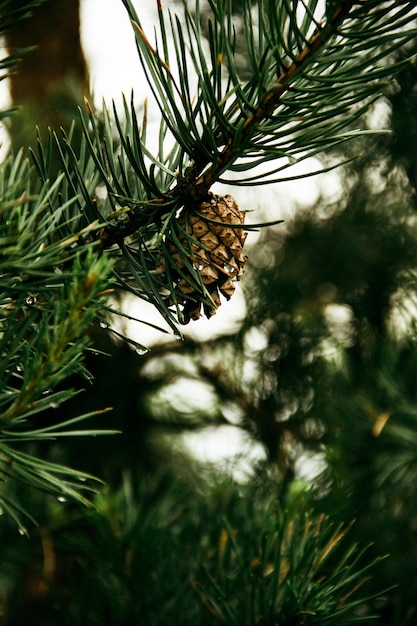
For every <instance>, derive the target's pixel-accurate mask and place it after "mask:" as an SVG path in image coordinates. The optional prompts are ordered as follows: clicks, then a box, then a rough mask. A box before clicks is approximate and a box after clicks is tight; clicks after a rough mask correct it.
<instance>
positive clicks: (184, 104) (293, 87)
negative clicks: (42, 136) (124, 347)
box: [38, 0, 417, 331]
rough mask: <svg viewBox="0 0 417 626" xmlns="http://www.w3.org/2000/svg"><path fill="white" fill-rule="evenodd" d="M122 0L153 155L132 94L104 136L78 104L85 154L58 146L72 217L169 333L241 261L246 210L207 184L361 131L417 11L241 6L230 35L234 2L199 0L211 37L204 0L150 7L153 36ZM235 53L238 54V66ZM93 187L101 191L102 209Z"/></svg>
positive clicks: (347, 1)
mask: <svg viewBox="0 0 417 626" xmlns="http://www.w3.org/2000/svg"><path fill="white" fill-rule="evenodd" d="M123 3H124V5H125V7H126V9H127V11H128V13H129V16H130V18H131V20H132V24H133V29H134V33H135V37H136V44H137V49H138V54H139V58H140V61H141V64H142V67H143V70H144V73H145V76H146V78H147V80H148V83H149V86H150V88H151V91H152V93H153V95H154V98H155V100H156V103H157V105H158V107H159V110H160V114H161V123H160V133H159V147H158V149H157V153H156V154H153V153H152V151H151V150H150V149H149V148H148V146H147V111H146V107H145V108H144V113H143V119H142V122H141V123H140V122H139V120H138V118H137V113H136V110H135V106H134V102H133V99H132V101H131V103H130V106H129V105H128V104H127V102H125V106H124V111H123V116H124V119H123V118H122V115H121V114H119V113H118V112H117V111H116V110H114V111H113V119H112V117H111V116H110V114H109V112H108V111H107V110H106V109H104V111H103V127H102V129H101V128H99V126H98V124H97V122H96V118H95V114H94V113H93V111H92V109H91V107H90V105H88V104H87V113H88V121H87V120H85V119H84V117H83V116H82V118H81V119H82V124H83V127H84V140H85V143H84V146H83V148H82V151H81V154H80V158H79V156H78V155H76V154H75V153H74V152H73V150H72V148H71V145H70V139H69V138H65V145H64V146H63V147H61V148H60V149H61V154H62V159H63V162H64V168H65V172H66V175H67V179H68V181H69V185H70V186H71V189H72V193H73V194H80V195H81V196H82V198H83V202H82V203H80V211H82V212H83V215H84V216H85V217H86V218H87V221H88V222H91V221H95V220H99V222H101V223H102V224H103V227H102V229H101V230H100V232H99V234H98V239H99V241H100V245H101V248H102V250H103V251H104V250H107V251H108V254H110V255H111V256H114V257H115V258H116V259H117V260H116V264H115V268H116V277H117V278H116V280H117V283H118V285H119V286H120V288H122V289H125V290H128V291H129V292H131V293H133V294H135V295H137V296H139V297H141V298H145V299H146V300H148V301H150V302H152V303H153V304H154V305H155V306H156V307H157V309H158V310H159V311H160V312H161V314H162V315H163V316H164V318H165V320H166V321H167V322H168V324H169V325H170V326H171V328H173V329H174V331H176V324H177V319H178V320H179V321H180V322H182V323H187V322H188V321H189V319H190V318H191V319H198V317H199V316H200V306H201V305H202V306H203V310H204V312H205V314H206V315H208V316H211V315H212V314H213V313H215V311H216V308H217V307H218V306H219V305H220V296H219V294H223V295H225V296H226V297H227V298H228V297H230V295H231V294H232V293H233V289H234V281H235V280H237V279H238V278H239V277H240V275H241V273H242V271H243V265H244V262H245V261H246V257H245V256H244V255H243V253H242V250H241V248H242V246H243V244H244V237H240V235H239V232H241V229H242V228H243V226H244V220H245V216H244V214H243V213H242V212H238V209H237V211H236V210H235V209H233V210H231V209H230V207H232V206H233V202H234V201H233V199H231V197H229V199H227V200H225V199H224V198H221V197H219V196H215V195H213V194H212V193H211V188H212V186H213V184H214V183H215V182H223V183H227V184H231V185H232V184H233V185H243V186H245V185H255V184H257V185H261V184H268V183H269V182H277V181H280V180H285V176H284V172H285V171H286V170H287V169H288V168H291V166H292V165H293V164H294V163H299V162H300V161H303V160H306V159H308V158H309V157H312V156H317V155H320V153H322V152H323V151H326V150H327V151H328V150H331V149H333V148H334V147H335V146H337V145H339V144H340V143H343V142H345V141H347V140H350V139H352V138H354V137H357V136H358V134H361V133H364V132H367V131H366V129H363V128H362V129H361V128H359V129H355V128H354V125H355V124H358V121H359V120H360V118H361V116H362V115H363V114H364V113H365V112H366V111H368V110H369V107H370V106H371V105H372V103H373V102H374V101H375V100H376V99H377V98H378V97H379V96H380V94H381V90H383V89H384V87H386V86H387V85H389V84H390V82H391V81H392V80H393V78H394V76H395V73H396V72H397V71H398V70H399V68H400V67H401V66H402V65H404V63H410V62H411V59H410V58H406V60H405V61H404V60H402V61H401V62H399V61H397V60H396V52H397V50H398V49H399V48H403V49H406V46H407V44H408V43H409V42H410V41H412V40H413V38H415V36H416V34H417V28H416V23H415V18H416V7H415V3H414V2H413V1H411V0H400V1H397V0H386V1H383V2H381V1H380V0H364V1H363V2H354V1H353V0H341V1H340V2H329V3H327V6H326V12H325V15H322V14H321V8H320V7H321V4H320V3H319V2H318V1H317V0H309V1H308V2H306V3H304V2H300V1H299V0H286V1H285V2H282V3H276V2H275V1H272V0H268V1H267V2H264V1H263V0H257V2H255V3H253V2H252V1H251V0H244V2H243V4H242V10H243V17H244V19H243V31H242V33H238V32H237V30H236V26H235V22H234V16H233V13H232V2H231V0H216V2H215V1H214V0H208V4H209V8H210V11H211V14H210V19H209V22H208V26H207V29H206V31H203V27H202V16H201V11H200V4H199V2H197V3H196V5H195V11H194V13H192V12H191V10H190V8H189V6H188V3H187V2H186V1H184V17H183V20H180V19H179V18H178V17H177V16H176V15H174V14H173V13H171V12H170V11H166V10H165V9H164V8H163V6H162V3H161V2H158V3H157V8H158V18H159V30H158V33H157V34H156V35H155V37H154V40H151V38H150V37H149V36H148V35H147V34H146V33H145V31H144V29H143V26H142V24H141V21H140V18H139V16H138V14H137V12H136V11H135V9H134V6H133V4H132V2H131V1H130V0H123ZM169 42H171V43H169ZM239 45H241V46H242V47H244V49H245V50H246V52H247V55H246V56H247V66H246V67H245V68H244V69H243V70H242V68H241V67H240V65H239V62H238V58H239V57H238V55H237V50H238V48H239ZM114 133H115V134H116V137H115V136H114ZM115 141H117V143H118V144H119V145H118V146H117V145H116V144H115ZM38 169H40V171H43V170H45V171H46V170H47V168H46V167H45V166H44V165H40V166H39V167H38ZM310 174H311V173H310V172H309V171H308V170H307V169H306V170H305V171H304V172H303V173H301V174H299V175H298V176H296V177H295V178H297V177H298V178H303V177H305V176H308V175H310ZM46 177H47V173H45V174H44V178H45V179H46ZM289 178H293V177H291V176H290V177H289ZM85 181H88V187H87V185H86V183H85ZM93 181H95V183H94V182H93ZM99 181H100V182H101V184H103V185H104V186H105V188H106V194H107V195H106V197H105V199H104V200H103V199H102V200H100V202H98V201H97V199H96V198H95V185H97V184H99ZM232 201H233V202H232ZM209 205H210V206H211V209H210V211H211V212H210V211H209V210H208V208H207V207H208V206H209ZM226 206H228V207H229V208H228V209H225V207H226ZM236 206H237V205H236ZM232 215H233V216H234V217H232ZM202 222H204V226H202ZM225 223H226V224H228V225H227V226H226V230H225V229H224V226H225ZM260 226H262V224H261V225H260ZM245 228H246V229H247V227H245ZM207 230H209V231H210V232H211V235H209V236H207V237H206V233H207ZM220 233H223V234H222V235H220ZM226 240H227V241H228V242H229V243H225V242H226ZM232 243H233V245H234V246H235V251H236V253H235V254H234V253H233V252H232V251H231V249H230V248H229V245H231V244H232ZM239 246H240V248H239ZM235 263H236V267H234V264H235ZM230 267H232V268H233V269H232V272H231V275H229V274H230ZM229 279H232V283H231V284H230V282H229Z"/></svg>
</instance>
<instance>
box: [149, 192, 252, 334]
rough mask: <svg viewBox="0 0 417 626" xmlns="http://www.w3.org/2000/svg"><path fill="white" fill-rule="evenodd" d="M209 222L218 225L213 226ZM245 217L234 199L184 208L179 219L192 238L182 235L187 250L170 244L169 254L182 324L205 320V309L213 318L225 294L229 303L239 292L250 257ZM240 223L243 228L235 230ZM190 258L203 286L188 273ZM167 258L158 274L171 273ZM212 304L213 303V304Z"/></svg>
mask: <svg viewBox="0 0 417 626" xmlns="http://www.w3.org/2000/svg"><path fill="white" fill-rule="evenodd" d="M208 220H213V221H215V222H216V223H213V222H211V221H208ZM244 221H245V214H244V213H243V212H242V211H240V210H239V207H238V205H237V204H236V201H235V200H234V199H233V198H232V196H230V195H226V196H215V195H214V194H210V195H209V197H208V198H207V200H205V201H203V202H202V203H201V204H200V205H199V206H197V207H193V208H192V209H189V208H185V209H184V211H183V213H182V215H181V216H180V218H179V225H180V226H181V228H182V229H183V230H185V231H186V232H187V233H188V235H189V237H186V236H185V235H184V234H182V235H180V237H179V240H180V242H181V246H182V250H179V249H178V247H177V246H176V245H175V244H174V243H173V242H172V241H171V242H170V243H169V244H168V250H169V255H170V276H171V278H172V279H173V281H174V288H175V301H176V302H177V303H179V304H181V305H183V311H182V316H183V320H182V323H184V324H188V322H189V321H190V319H193V320H197V319H199V317H200V316H201V305H203V310H204V313H205V315H206V316H207V317H208V318H210V317H211V316H212V315H214V314H215V313H216V310H217V308H218V307H219V306H220V304H221V302H220V294H222V295H223V296H224V297H225V298H226V299H227V300H229V299H230V298H231V296H232V295H233V293H234V291H235V286H234V284H233V283H234V280H239V278H240V276H241V275H242V273H243V267H244V265H245V263H246V261H247V258H248V257H247V256H246V255H245V254H244V253H243V245H244V243H245V239H246V233H245V232H244V231H243V229H242V227H241V225H242V224H243V223H244ZM233 224H239V228H236V227H235V228H233V226H232V225H233ZM184 250H186V251H187V255H186V256H187V258H188V259H189V260H190V262H191V263H192V265H193V268H194V269H195V270H196V271H197V272H198V274H199V275H200V278H201V282H202V283H203V286H204V287H205V289H206V290H207V292H208V294H209V297H207V295H206V294H205V293H204V287H203V286H202V285H201V284H200V285H199V284H198V281H196V277H195V276H194V275H193V274H192V272H191V271H190V269H189V268H187V265H186V262H185V261H184ZM165 264H166V259H161V261H160V263H159V265H158V267H157V270H156V271H157V272H158V273H160V274H162V273H165V270H166V266H165ZM208 300H209V302H208ZM167 302H168V305H172V304H173V303H174V299H173V297H172V294H171V295H170V296H168V298H167Z"/></svg>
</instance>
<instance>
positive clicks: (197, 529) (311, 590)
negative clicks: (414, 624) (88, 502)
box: [0, 473, 376, 626]
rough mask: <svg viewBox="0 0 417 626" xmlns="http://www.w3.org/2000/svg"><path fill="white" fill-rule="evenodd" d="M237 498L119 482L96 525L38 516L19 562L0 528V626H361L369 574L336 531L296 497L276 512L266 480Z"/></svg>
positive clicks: (232, 490) (88, 518) (223, 489)
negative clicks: (0, 594) (0, 592)
mask: <svg viewBox="0 0 417 626" xmlns="http://www.w3.org/2000/svg"><path fill="white" fill-rule="evenodd" d="M167 479H168V482H166V480H167ZM239 491H240V493H239ZM239 491H238V490H237V489H236V486H233V485H232V484H228V483H227V482H226V483H223V484H222V483H219V484H218V485H217V486H214V487H211V489H207V488H206V489H204V490H203V489H201V488H197V485H196V484H194V485H193V486H192V485H191V484H188V485H187V484H186V483H185V482H183V481H182V480H180V481H178V480H176V481H173V480H172V477H171V476H166V477H164V476H163V475H161V474H160V473H159V474H157V475H154V477H153V478H152V479H149V478H147V479H144V480H142V481H141V482H140V484H139V487H138V488H137V489H133V488H132V484H131V482H130V480H129V479H128V478H126V479H125V481H124V484H123V486H122V487H121V488H120V489H119V490H117V491H113V492H109V493H106V492H104V493H103V494H102V495H101V496H100V497H99V498H98V499H97V500H96V506H97V509H98V510H97V512H96V513H93V512H90V513H80V512H76V511H72V512H71V511H69V510H68V507H67V509H66V512H65V513H64V509H63V505H60V504H56V505H55V506H52V507H51V506H49V507H48V509H47V510H48V516H47V518H46V519H44V520H43V524H42V531H41V532H39V533H37V532H33V533H32V535H31V538H30V539H29V540H27V539H25V542H26V549H25V552H26V557H25V558H24V560H23V562H22V561H21V555H22V551H21V549H19V542H22V538H21V537H19V536H18V535H16V534H15V533H14V532H13V531H10V529H7V526H5V525H3V526H2V543H4V542H5V541H7V543H8V548H7V550H6V551H5V552H4V553H3V556H2V562H1V565H0V582H1V585H2V588H6V590H7V591H6V594H5V595H4V598H3V604H2V609H3V611H2V613H3V621H2V623H3V624H4V625H8V624H14V623H42V624H43V626H48V625H51V626H52V624H56V621H57V620H59V622H60V624H63V625H67V624H68V626H69V625H71V626H77V625H78V624H79V625H80V626H81V624H83V625H85V626H93V625H95V624H102V623H103V622H105V623H106V624H110V625H113V624H115V625H116V624H117V625H121V624H126V625H127V624H139V623H140V624H142V623H143V624H147V626H152V625H160V626H163V625H165V624H167V623H168V622H174V623H176V624H181V625H184V626H185V625H187V624H190V625H191V624H192V625H193V626H197V625H199V624H200V625H207V626H208V625H209V624H217V623H219V622H220V623H225V624H247V625H255V624H259V625H261V624H273V623H280V624H300V625H301V624H338V625H339V626H341V625H347V624H353V623H357V622H358V620H359V619H360V622H361V623H362V622H365V621H367V616H370V615H371V614H372V612H373V608H372V607H373V600H372V599H371V598H370V597H369V596H368V591H367V581H368V578H369V576H371V575H372V572H373V570H374V567H375V565H376V564H373V565H372V566H369V565H367V566H363V565H361V562H362V561H363V556H364V555H363V554H362V553H361V551H358V550H357V547H356V546H355V545H352V544H351V543H349V542H348V537H345V533H346V530H347V529H345V530H343V529H341V528H338V527H336V526H333V525H332V523H331V522H330V521H329V520H328V519H326V518H325V517H323V516H320V517H318V516H316V515H315V514H312V513H311V511H310V510H309V505H308V504H307V502H305V501H304V500H303V498H302V497H300V496H298V497H297V498H296V499H295V500H293V501H291V500H290V501H289V502H288V505H289V507H290V509H289V510H288V511H284V510H281V508H280V504H279V501H278V495H279V486H278V485H277V484H276V483H275V482H273V483H271V482H270V481H269V480H268V479H267V478H266V476H264V477H263V485H261V483H259V484H257V485H253V486H248V487H245V488H241V489H240V490H239ZM296 512H297V514H295V513H296ZM362 568H363V569H362ZM19 577H20V578H19ZM0 606H1V605H0ZM359 606H360V607H361V609H360V610H361V611H362V612H361V613H357V610H359ZM358 615H360V618H359V617H358Z"/></svg>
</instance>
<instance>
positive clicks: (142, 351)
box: [135, 346, 149, 356]
mask: <svg viewBox="0 0 417 626" xmlns="http://www.w3.org/2000/svg"><path fill="white" fill-rule="evenodd" d="M135 352H136V354H138V355H139V356H143V355H144V354H147V353H148V352H149V348H146V347H145V346H138V347H137V348H136V350H135Z"/></svg>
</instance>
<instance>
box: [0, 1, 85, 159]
mask: <svg viewBox="0 0 417 626" xmlns="http://www.w3.org/2000/svg"><path fill="white" fill-rule="evenodd" d="M23 1H24V0H16V3H22V2H23ZM79 4H80V3H79V0H65V1H62V0H45V2H43V3H42V4H41V5H40V6H38V7H36V8H35V9H34V10H33V13H32V16H31V18H30V19H29V20H27V21H25V22H24V23H22V24H21V25H20V26H19V28H18V29H13V30H11V32H10V33H9V34H8V36H7V47H8V48H9V50H10V51H14V50H18V49H22V48H25V47H31V46H35V48H34V49H33V50H31V51H30V52H29V53H28V54H27V55H26V56H25V57H24V58H23V60H22V61H21V62H20V64H19V66H18V68H17V71H16V72H14V73H13V75H12V76H11V79H10V91H11V97H12V101H13V104H14V105H16V106H18V107H19V114H18V115H15V116H14V118H13V120H12V124H13V144H14V145H15V147H18V143H20V145H27V144H28V143H32V141H33V137H34V132H35V131H34V128H35V124H36V125H37V126H39V127H40V128H41V130H44V129H45V128H47V127H49V126H50V127H52V128H55V129H57V128H59V127H60V126H64V127H66V128H67V127H68V126H69V124H70V120H71V119H72V118H74V117H75V116H76V113H75V111H76V108H75V106H74V105H75V104H80V102H81V99H82V96H83V95H84V94H85V93H86V92H87V89H88V71H87V64H86V61H85V58H84V54H83V51H82V46H81V40H80V15H79V9H80V6H79ZM16 133H17V138H16Z"/></svg>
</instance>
